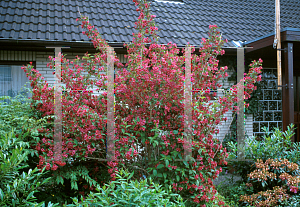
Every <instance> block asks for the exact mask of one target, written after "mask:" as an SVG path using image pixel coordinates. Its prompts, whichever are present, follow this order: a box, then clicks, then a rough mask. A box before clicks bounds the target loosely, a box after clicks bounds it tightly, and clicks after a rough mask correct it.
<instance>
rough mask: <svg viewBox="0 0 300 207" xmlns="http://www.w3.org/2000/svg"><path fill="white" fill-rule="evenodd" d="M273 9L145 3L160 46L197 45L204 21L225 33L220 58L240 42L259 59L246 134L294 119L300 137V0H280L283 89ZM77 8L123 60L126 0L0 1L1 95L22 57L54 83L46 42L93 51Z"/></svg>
mask: <svg viewBox="0 0 300 207" xmlns="http://www.w3.org/2000/svg"><path fill="white" fill-rule="evenodd" d="M274 8H275V5H274V1H271V0H267V1H258V0H211V1H205V0H168V1H165V0H152V1H151V10H152V12H153V14H155V15H156V19H155V21H156V23H157V25H158V28H159V35H160V42H161V43H162V44H166V43H168V42H170V41H171V42H174V43H176V44H177V45H178V46H182V47H184V46H185V45H186V43H187V42H189V43H190V44H191V45H196V46H198V45H200V40H201V38H202V37H205V38H206V37H208V36H207V30H208V26H209V25H212V24H216V25H218V26H219V27H220V31H221V32H222V37H223V38H226V39H228V43H226V44H225V51H226V53H225V57H228V58H229V59H230V58H231V59H233V60H236V53H237V49H236V47H238V46H244V47H247V48H245V59H246V60H247V59H258V58H262V59H263V61H264V63H263V67H264V73H263V82H262V84H261V91H260V94H257V97H258V98H259V100H258V101H257V103H258V107H259V109H260V112H258V111H257V112H256V113H254V115H252V114H249V115H247V123H246V131H247V133H248V135H252V134H254V135H258V136H260V135H262V131H261V127H263V126H266V127H270V128H272V127H282V128H283V129H284V130H285V129H286V127H287V125H289V124H290V123H294V124H296V126H297V127H298V130H297V131H296V136H295V138H296V140H297V141H300V131H299V128H300V103H299V102H300V95H299V94H300V68H299V65H300V64H299V61H300V42H299V41H300V4H299V0H289V1H281V40H282V45H283V48H284V52H283V53H282V57H283V58H282V61H283V64H282V66H283V67H282V73H283V87H282V90H278V89H277V72H276V70H277V67H276V50H275V49H273V47H272V44H273V40H274V21H275V14H274V13H275V9H274ZM78 10H79V11H80V12H81V13H82V14H84V15H88V16H89V18H90V22H91V23H92V24H93V25H95V27H97V28H98V31H99V32H100V33H101V34H102V36H103V37H104V38H105V39H106V40H107V41H108V42H109V44H110V45H111V46H112V47H114V50H115V51H116V52H117V54H118V57H119V58H120V60H121V62H124V63H125V62H126V59H125V58H124V54H125V53H126V50H125V48H124V47H123V43H125V42H130V41H131V36H132V35H131V34H132V32H133V31H134V29H133V27H134V22H135V20H136V19H137V17H138V12H136V11H135V10H136V7H135V5H134V3H133V2H132V1H131V0H123V1H121V0H110V1H105V0H90V1H77V0H68V1H58V0H53V1H45V0H35V1H33V0H21V1H20V0H2V1H1V2H0V45H1V47H0V74H1V75H0V80H1V82H0V94H1V95H4V94H7V93H8V92H9V91H10V90H19V88H20V86H21V85H22V84H24V83H25V82H26V77H25V76H24V74H22V71H21V69H20V66H21V65H23V64H27V63H28V62H29V61H32V62H33V64H34V65H35V67H36V68H37V69H38V70H39V71H40V72H41V73H42V75H43V76H44V77H45V78H46V79H47V80H48V82H49V83H50V84H51V83H53V82H54V76H53V74H52V72H53V71H51V70H50V69H49V68H47V67H46V64H47V58H48V56H49V55H54V50H53V49H51V48H46V47H54V46H69V47H70V48H69V49H63V53H67V54H68V55H69V56H68V57H74V56H75V55H82V54H83V53H84V52H86V51H89V53H92V52H95V50H94V48H93V45H92V44H91V42H90V41H89V40H88V39H87V37H86V36H85V35H83V34H82V33H81V28H80V27H78V26H79V23H78V22H76V18H78V17H79V14H78ZM251 47H252V48H251ZM232 70H233V71H234V68H232ZM233 73H234V72H233ZM227 84H229V83H227ZM10 95H12V93H11V92H10ZM228 117H230V114H228ZM227 125H228V124H227ZM224 126H225V127H223V128H221V129H220V130H221V132H220V136H221V137H223V135H224V133H226V131H227V126H226V125H224Z"/></svg>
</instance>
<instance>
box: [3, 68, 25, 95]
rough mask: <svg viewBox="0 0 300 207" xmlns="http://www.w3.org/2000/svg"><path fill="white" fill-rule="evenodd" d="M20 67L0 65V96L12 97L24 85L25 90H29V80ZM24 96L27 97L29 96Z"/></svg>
mask: <svg viewBox="0 0 300 207" xmlns="http://www.w3.org/2000/svg"><path fill="white" fill-rule="evenodd" d="M21 67H22V66H19V65H0V96H11V97H14V96H16V95H17V94H18V93H20V92H21V89H22V87H24V85H25V84H26V87H27V88H30V83H29V80H28V78H27V77H26V74H25V72H24V71H23V70H22V69H21ZM23 93H24V92H23ZM24 95H27V96H29V95H30V94H29V93H28V94H24Z"/></svg>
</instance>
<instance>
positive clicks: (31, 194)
mask: <svg viewBox="0 0 300 207" xmlns="http://www.w3.org/2000/svg"><path fill="white" fill-rule="evenodd" d="M33 194H34V191H32V192H30V193H29V195H28V196H27V198H26V200H29V199H30V198H31V197H32V196H33Z"/></svg>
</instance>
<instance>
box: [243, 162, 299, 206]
mask: <svg viewBox="0 0 300 207" xmlns="http://www.w3.org/2000/svg"><path fill="white" fill-rule="evenodd" d="M255 164H256V168H257V169H256V170H254V171H253V172H251V173H250V174H249V175H248V177H249V181H250V182H249V183H247V185H248V186H253V189H254V190H255V191H256V192H258V191H259V192H258V193H254V194H253V195H251V196H248V195H243V196H241V198H240V201H241V202H244V203H246V204H247V205H256V206H275V205H277V204H280V203H283V202H284V201H287V200H288V199H289V198H290V197H292V196H293V195H296V194H299V193H298V192H299V186H298V184H299V182H300V177H299V167H298V165H297V164H296V163H293V162H289V161H288V160H287V159H283V160H279V159H267V161H266V162H263V161H262V160H257V162H256V163H255Z"/></svg>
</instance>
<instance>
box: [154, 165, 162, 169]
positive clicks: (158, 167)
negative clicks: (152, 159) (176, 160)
mask: <svg viewBox="0 0 300 207" xmlns="http://www.w3.org/2000/svg"><path fill="white" fill-rule="evenodd" d="M163 167H164V165H163V164H159V165H158V166H157V167H156V168H157V169H160V168H163Z"/></svg>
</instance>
